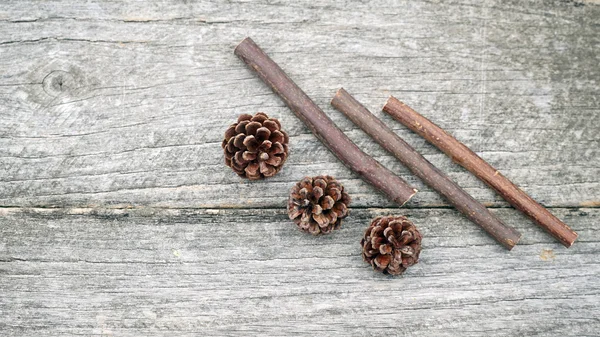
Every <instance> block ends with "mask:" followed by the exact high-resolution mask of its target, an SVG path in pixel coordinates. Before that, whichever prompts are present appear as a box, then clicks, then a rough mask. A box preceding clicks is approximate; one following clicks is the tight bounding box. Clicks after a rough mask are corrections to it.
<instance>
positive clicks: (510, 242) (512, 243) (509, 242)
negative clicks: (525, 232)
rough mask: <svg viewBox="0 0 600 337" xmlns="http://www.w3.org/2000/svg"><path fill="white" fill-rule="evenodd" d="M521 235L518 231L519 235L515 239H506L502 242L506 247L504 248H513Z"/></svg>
mask: <svg viewBox="0 0 600 337" xmlns="http://www.w3.org/2000/svg"><path fill="white" fill-rule="evenodd" d="M521 237H522V235H521V233H519V235H518V236H517V237H516V238H515V239H506V241H505V242H504V247H506V249H508V250H512V249H513V248H515V246H516V245H517V243H519V241H521Z"/></svg>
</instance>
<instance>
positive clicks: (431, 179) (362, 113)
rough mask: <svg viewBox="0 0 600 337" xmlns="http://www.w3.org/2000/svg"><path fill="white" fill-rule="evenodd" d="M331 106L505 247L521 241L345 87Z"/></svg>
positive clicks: (510, 229) (512, 229)
mask: <svg viewBox="0 0 600 337" xmlns="http://www.w3.org/2000/svg"><path fill="white" fill-rule="evenodd" d="M331 105H333V106H334V107H335V108H336V109H338V110H339V111H341V112H342V113H344V114H345V115H346V116H348V118H350V119H351V120H352V121H353V122H354V124H356V125H358V126H359V127H360V128H361V129H363V130H364V131H365V132H366V133H367V134H368V135H369V136H371V137H373V139H375V141H376V142H377V143H379V145H381V146H382V147H383V148H385V149H386V150H388V151H389V152H390V153H392V154H393V155H394V156H395V157H396V158H398V160H400V161H401V162H402V164H404V166H406V167H408V168H409V169H410V171H411V172H412V173H414V174H415V175H416V176H417V177H419V178H421V180H423V181H424V182H425V183H426V184H427V185H429V186H430V187H431V188H433V189H434V190H435V191H437V192H438V193H439V194H441V195H442V196H443V197H444V198H446V200H448V202H449V203H450V204H451V205H452V206H454V207H456V209H457V210H459V211H460V212H461V213H462V214H464V215H465V216H466V217H467V218H468V219H469V220H471V221H473V222H474V223H476V224H477V225H479V226H481V228H483V229H484V230H485V231H486V232H488V233H489V234H490V235H491V236H492V237H493V238H494V239H496V240H497V241H498V242H499V243H501V244H502V245H503V246H504V247H506V248H508V249H509V250H510V249H512V248H513V247H514V245H515V244H516V243H517V242H518V241H519V239H520V238H521V234H520V233H519V232H518V231H517V230H515V229H514V228H512V227H509V226H506V225H505V224H503V223H502V222H501V221H500V220H499V219H498V218H497V217H496V216H495V215H493V214H492V213H490V211H488V209H487V208H485V206H483V205H482V204H481V203H479V202H478V201H477V200H475V199H474V198H473V197H472V196H470V195H469V194H468V193H467V192H465V191H464V190H463V189H462V188H460V186H458V185H457V184H456V183H455V182H453V181H452V180H451V179H450V178H448V177H447V176H446V175H445V174H444V173H442V172H441V171H440V170H439V169H437V168H436V167H435V166H433V165H432V164H431V163H430V162H429V161H427V159H425V158H424V157H423V156H422V155H420V154H419V153H418V152H417V151H415V149H413V148H412V147H411V146H410V145H409V144H408V143H406V142H405V141H404V140H403V139H402V138H400V137H399V136H398V135H397V134H395V133H394V131H392V130H391V129H390V128H389V127H387V126H386V125H385V124H383V122H382V121H381V120H379V119H378V118H377V117H375V115H373V114H372V113H371V112H370V111H369V110H367V108H365V107H364V106H363V105H362V104H360V103H359V102H358V101H357V100H356V99H355V98H354V97H352V96H351V95H350V94H349V93H348V92H346V90H344V89H343V88H342V89H340V90H338V92H337V93H336V94H335V96H334V97H333V100H331Z"/></svg>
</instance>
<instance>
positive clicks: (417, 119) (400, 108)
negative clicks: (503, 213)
mask: <svg viewBox="0 0 600 337" xmlns="http://www.w3.org/2000/svg"><path fill="white" fill-rule="evenodd" d="M383 111H385V112H387V113H388V114H390V115H391V116H392V117H394V118H395V119H396V120H398V121H399V122H400V123H402V124H404V125H405V126H406V127H408V128H409V129H411V130H412V131H414V132H416V133H417V134H419V135H421V136H422V137H423V138H425V139H426V140H427V141H428V142H430V143H431V144H433V145H435V146H436V147H437V148H438V149H440V150H441V151H442V152H444V153H445V154H446V155H448V156H449V157H450V158H452V160H454V161H455V162H456V163H458V164H459V165H461V166H462V167H464V168H466V169H467V170H469V171H470V172H471V173H473V174H474V175H475V176H477V177H478V178H479V179H481V180H483V181H484V182H485V183H486V184H488V185H489V186H491V187H492V188H494V189H495V190H496V192H498V194H500V195H501V196H502V197H503V198H504V199H505V200H506V201H508V202H509V203H510V204H511V205H513V206H514V207H515V208H516V209H518V210H520V211H521V212H523V213H525V214H526V215H527V216H529V217H530V218H531V219H532V220H533V221H534V222H535V223H536V224H538V225H539V226H540V227H542V228H544V229H546V230H547V231H548V232H549V233H550V234H551V235H552V236H554V237H555V238H556V239H557V240H559V241H560V242H561V243H562V244H563V245H565V246H566V247H570V246H571V245H572V244H573V242H575V240H576V239H577V233H575V232H574V231H573V230H572V229H571V228H570V227H569V226H567V225H566V224H565V223H563V222H562V221H560V220H559V219H558V218H557V217H555V216H554V215H552V213H550V212H549V211H548V210H547V209H546V208H544V207H543V206H542V205H540V204H538V203H537V202H536V201H535V200H533V199H532V198H531V197H530V196H529V195H527V194H526V193H525V192H523V191H522V190H521V189H520V188H519V187H517V186H516V185H515V184H513V183H512V182H511V181H510V180H508V179H507V178H506V177H504V176H503V175H502V174H501V173H500V172H498V170H496V169H495V168H494V167H492V166H491V165H490V164H488V163H487V162H486V161H485V160H483V159H481V157H479V156H478V155H477V154H475V152H473V151H471V150H470V149H469V148H468V147H466V146H465V145H464V144H463V143H461V142H459V141H458V140H456V138H454V137H452V136H451V135H449V134H448V133H446V132H445V131H444V130H443V129H442V128H440V127H439V126H437V125H435V124H434V123H432V122H431V121H430V120H428V119H427V118H425V117H423V116H422V115H421V114H419V113H418V112H416V111H414V110H413V109H411V108H410V107H409V106H407V105H406V104H404V103H402V102H400V101H399V100H398V99H396V98H394V97H390V98H389V99H388V101H387V103H386V104H385V106H384V107H383Z"/></svg>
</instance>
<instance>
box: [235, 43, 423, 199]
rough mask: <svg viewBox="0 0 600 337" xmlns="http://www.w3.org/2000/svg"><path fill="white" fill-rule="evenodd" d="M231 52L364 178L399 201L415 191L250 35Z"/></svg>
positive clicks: (330, 148)
mask: <svg viewBox="0 0 600 337" xmlns="http://www.w3.org/2000/svg"><path fill="white" fill-rule="evenodd" d="M234 53H235V55H237V56H238V57H239V58H240V59H241V60H242V61H244V63H246V65H248V67H249V68H250V69H252V70H254V71H255V72H256V74H257V75H258V76H259V77H260V78H261V79H262V80H263V81H264V82H265V83H266V84H267V85H268V86H269V87H271V89H273V91H274V92H275V93H276V94H278V95H279V97H281V98H282V99H283V101H284V102H285V103H286V104H287V106H288V107H289V108H290V109H292V111H293V112H294V113H295V114H296V116H298V118H300V119H301V120H302V121H303V122H304V124H306V125H307V126H308V127H309V128H310V130H311V131H312V133H313V134H315V136H317V138H319V139H320V140H321V142H323V144H325V146H327V147H328V148H329V150H331V152H333V154H335V155H336V156H337V157H338V158H339V159H340V160H341V161H342V162H343V163H344V164H346V166H348V167H349V168H350V169H352V170H353V171H355V172H357V173H358V174H360V175H361V177H362V178H363V179H364V180H366V181H368V182H369V183H371V184H372V185H373V186H375V187H376V188H378V189H379V190H380V191H382V192H384V193H385V194H387V196H388V197H389V198H390V199H392V200H393V201H394V202H396V203H398V204H400V205H404V204H405V203H406V202H407V201H408V200H410V198H412V196H413V195H415V193H417V190H416V189H414V188H412V187H411V186H410V185H408V183H407V182H406V181H404V180H403V179H402V178H400V177H398V176H397V175H395V174H394V173H392V172H391V171H390V170H388V169H386V168H385V167H383V166H382V165H381V164H380V163H379V162H377V161H376V160H375V159H373V158H371V157H370V156H369V155H367V154H366V153H364V152H363V151H362V150H361V149H359V148H358V146H356V145H355V144H354V143H353V142H352V141H351V140H350V138H348V137H347V136H346V135H345V134H344V133H343V132H342V130H340V129H339V128H338V127H337V126H336V125H335V124H334V123H333V121H332V120H331V119H329V117H327V115H326V114H325V113H324V112H323V110H321V108H319V107H318V106H317V105H316V104H315V103H314V102H313V101H312V100H311V99H310V98H309V97H308V96H307V95H306V93H304V91H302V89H300V88H299V87H298V86H297V85H296V83H294V82H293V81H292V80H291V79H290V78H289V77H288V76H287V75H286V74H285V72H284V71H283V70H282V69H281V68H280V67H279V66H278V65H277V64H276V63H275V62H274V61H273V60H272V59H271V58H270V57H269V56H268V55H267V54H265V52H264V51H262V49H260V47H259V46H257V45H256V43H254V41H252V39H250V38H249V37H247V38H245V39H244V40H243V41H242V42H241V43H240V44H239V45H238V46H237V47H236V48H235V51H234Z"/></svg>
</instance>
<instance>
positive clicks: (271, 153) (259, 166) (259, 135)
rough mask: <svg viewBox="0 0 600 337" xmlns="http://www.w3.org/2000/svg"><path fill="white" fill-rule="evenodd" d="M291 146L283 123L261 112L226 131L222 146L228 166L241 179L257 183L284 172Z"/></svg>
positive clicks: (241, 120)
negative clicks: (281, 171)
mask: <svg viewBox="0 0 600 337" xmlns="http://www.w3.org/2000/svg"><path fill="white" fill-rule="evenodd" d="M288 142H289V137H288V135H287V133H285V132H284V131H283V130H281V123H279V121H278V120H277V119H275V118H269V116H267V115H266V114H265V113H263V112H259V113H257V114H256V115H254V116H252V115H248V114H243V115H240V116H239V117H238V121H237V123H233V124H231V125H230V126H229V128H228V129H227V131H225V139H224V140H223V143H222V144H221V146H222V147H223V150H224V152H225V164H227V166H229V167H231V168H232V169H233V171H234V172H235V173H237V174H238V175H239V176H240V177H243V178H248V179H250V180H257V179H261V178H265V177H271V176H274V175H275V174H276V173H277V172H279V171H280V170H281V167H282V166H283V163H284V162H285V160H286V159H287V156H288Z"/></svg>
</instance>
